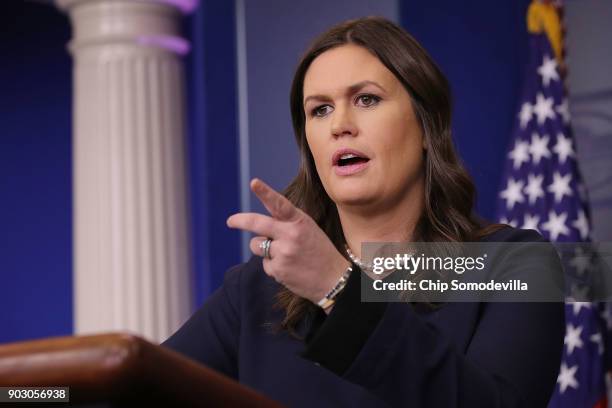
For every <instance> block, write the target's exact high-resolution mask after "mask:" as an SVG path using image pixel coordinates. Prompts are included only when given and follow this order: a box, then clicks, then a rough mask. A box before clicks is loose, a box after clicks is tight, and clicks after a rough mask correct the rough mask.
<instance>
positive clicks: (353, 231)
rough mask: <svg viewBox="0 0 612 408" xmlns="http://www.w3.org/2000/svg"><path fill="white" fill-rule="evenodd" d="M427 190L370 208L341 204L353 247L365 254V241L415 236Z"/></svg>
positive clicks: (344, 227) (342, 219)
mask: <svg viewBox="0 0 612 408" xmlns="http://www.w3.org/2000/svg"><path fill="white" fill-rule="evenodd" d="M422 197H423V192H422V191H418V192H417V194H412V195H409V196H407V197H406V198H405V199H403V200H402V201H400V202H399V203H398V204H397V205H395V206H392V207H391V208H385V209H382V210H378V211H376V210H366V209H363V208H353V207H346V206H341V205H338V206H337V208H338V216H339V217H340V223H341V224H342V231H343V233H344V238H345V239H346V243H347V244H348V246H349V248H350V249H351V251H352V252H353V254H355V255H356V256H357V257H359V258H361V243H362V242H398V241H410V240H412V239H413V234H414V230H415V227H416V225H417V223H418V221H419V218H420V216H421V213H422V211H423V199H422Z"/></svg>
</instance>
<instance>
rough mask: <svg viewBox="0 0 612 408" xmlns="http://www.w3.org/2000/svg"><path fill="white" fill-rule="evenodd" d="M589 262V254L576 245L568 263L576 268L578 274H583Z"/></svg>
mask: <svg viewBox="0 0 612 408" xmlns="http://www.w3.org/2000/svg"><path fill="white" fill-rule="evenodd" d="M590 264H591V259H590V255H589V254H588V253H585V252H584V250H583V249H582V248H580V247H576V249H575V250H574V256H573V257H572V259H571V261H570V265H571V266H572V267H574V268H575V269H576V273H577V274H578V276H582V275H584V272H586V270H587V269H589V265H590Z"/></svg>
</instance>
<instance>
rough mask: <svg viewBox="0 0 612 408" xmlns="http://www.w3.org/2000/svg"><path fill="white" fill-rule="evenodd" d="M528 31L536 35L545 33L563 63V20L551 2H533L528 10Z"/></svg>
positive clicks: (543, 0)
mask: <svg viewBox="0 0 612 408" xmlns="http://www.w3.org/2000/svg"><path fill="white" fill-rule="evenodd" d="M527 30H528V31H529V32H530V33H534V34H539V33H541V32H545V33H546V36H547V37H548V40H549V41H550V45H551V46H552V49H553V51H554V52H555V57H556V58H557V61H558V62H559V63H562V47H563V45H562V44H563V38H562V32H561V20H560V19H559V14H558V13H557V9H556V7H555V6H554V5H553V4H552V2H551V1H550V0H532V2H531V4H530V5H529V8H528V9H527Z"/></svg>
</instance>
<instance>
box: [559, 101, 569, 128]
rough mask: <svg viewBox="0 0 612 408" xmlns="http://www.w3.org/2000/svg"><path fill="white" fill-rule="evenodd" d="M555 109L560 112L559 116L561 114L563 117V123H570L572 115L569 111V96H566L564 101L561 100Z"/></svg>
mask: <svg viewBox="0 0 612 408" xmlns="http://www.w3.org/2000/svg"><path fill="white" fill-rule="evenodd" d="M555 111H556V112H557V113H558V114H559V116H561V118H562V119H563V123H565V124H566V125H567V124H569V122H570V118H571V115H570V111H569V105H568V103H567V98H564V99H563V102H561V104H560V105H557V107H556V108H555Z"/></svg>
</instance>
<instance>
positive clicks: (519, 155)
mask: <svg viewBox="0 0 612 408" xmlns="http://www.w3.org/2000/svg"><path fill="white" fill-rule="evenodd" d="M508 157H509V158H511V159H512V162H513V164H512V166H513V167H514V169H515V170H518V169H520V168H521V165H522V164H523V163H526V162H528V161H529V143H528V142H524V141H518V140H517V142H516V143H515V144H514V149H512V151H511V152H510V153H509V154H508Z"/></svg>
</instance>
